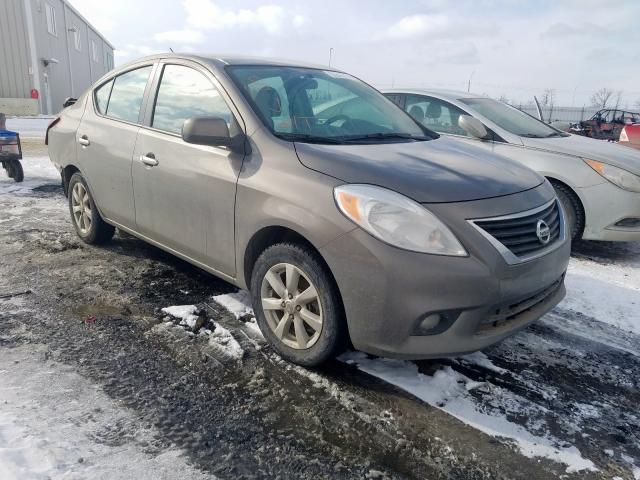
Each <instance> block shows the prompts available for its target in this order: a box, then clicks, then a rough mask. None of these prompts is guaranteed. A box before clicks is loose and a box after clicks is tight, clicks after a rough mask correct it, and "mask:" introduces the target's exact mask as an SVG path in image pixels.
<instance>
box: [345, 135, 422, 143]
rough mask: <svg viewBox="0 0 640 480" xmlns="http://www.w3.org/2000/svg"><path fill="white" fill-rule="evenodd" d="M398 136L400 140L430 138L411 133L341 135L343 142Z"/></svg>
mask: <svg viewBox="0 0 640 480" xmlns="http://www.w3.org/2000/svg"><path fill="white" fill-rule="evenodd" d="M394 138H399V139H402V140H431V137H425V136H422V135H412V134H411V133H368V134H366V135H357V136H351V137H342V139H343V140H344V141H345V142H357V141H360V140H387V139H394Z"/></svg>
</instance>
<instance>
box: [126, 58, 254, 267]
mask: <svg viewBox="0 0 640 480" xmlns="http://www.w3.org/2000/svg"><path fill="white" fill-rule="evenodd" d="M158 72H159V74H158V78H157V79H156V81H155V82H154V90H153V93H154V94H152V95H150V96H149V98H150V100H149V101H150V102H152V105H149V106H148V107H147V112H149V114H148V117H147V118H146V119H145V125H144V126H143V127H141V128H140V132H139V134H138V141H137V142H136V148H135V151H134V154H133V168H132V176H133V190H134V199H135V206H136V225H137V229H138V231H139V232H140V233H141V234H143V235H145V236H147V237H148V238H150V239H151V240H154V241H156V242H158V243H160V244H162V245H163V246H164V247H168V248H170V249H171V250H173V251H175V252H177V253H179V254H182V255H185V256H187V257H189V258H190V259H193V260H196V261H197V262H200V263H203V264H204V265H206V266H208V267H210V268H213V269H215V270H217V271H219V272H222V273H224V274H226V275H229V276H235V246H234V206H235V194H236V182H237V178H238V174H239V171H240V168H241V166H242V155H240V154H236V153H233V152H231V150H229V149H227V148H224V147H209V146H203V145H193V144H189V143H186V142H184V141H183V140H182V135H181V131H182V124H183V123H184V121H185V120H186V119H187V118H190V117H194V116H210V117H221V118H224V119H225V120H227V122H228V125H229V130H230V131H231V132H233V131H234V129H235V130H236V131H237V129H238V128H239V127H238V124H237V122H236V120H235V116H234V114H233V113H232V111H231V109H230V108H229V107H228V104H227V101H226V99H225V97H223V95H222V94H221V89H220V88H219V86H218V84H217V81H216V80H215V79H214V78H213V76H212V75H211V74H210V73H209V72H207V71H206V70H204V69H202V68H201V67H198V66H195V65H194V66H192V65H191V64H188V63H185V64H181V63H165V64H161V65H160V68H159V69H158Z"/></svg>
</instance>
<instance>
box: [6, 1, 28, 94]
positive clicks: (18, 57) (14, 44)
mask: <svg viewBox="0 0 640 480" xmlns="http://www.w3.org/2000/svg"><path fill="white" fill-rule="evenodd" d="M30 65H31V63H30V56H29V43H28V38H27V28H26V21H25V11H24V4H23V0H1V1H0V98H30V92H31V88H32V82H31V77H30V75H29V67H30Z"/></svg>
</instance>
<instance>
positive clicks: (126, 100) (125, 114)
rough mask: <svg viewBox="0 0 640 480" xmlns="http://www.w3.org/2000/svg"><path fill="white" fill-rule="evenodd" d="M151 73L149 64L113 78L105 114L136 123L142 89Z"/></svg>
mask: <svg viewBox="0 0 640 480" xmlns="http://www.w3.org/2000/svg"><path fill="white" fill-rule="evenodd" d="M150 73H151V65H149V66H147V67H142V68H138V69H136V70H131V71H130V72H127V73H123V74H122V75H119V76H117V77H116V78H115V80H114V82H113V88H112V89H111V96H110V97H109V102H108V106H107V113H106V115H107V116H108V117H111V118H117V119H118V120H125V121H127V122H132V123H138V116H139V115H140V108H141V107H142V98H143V97H144V89H145V87H146V86H147V80H148V78H149V74H150Z"/></svg>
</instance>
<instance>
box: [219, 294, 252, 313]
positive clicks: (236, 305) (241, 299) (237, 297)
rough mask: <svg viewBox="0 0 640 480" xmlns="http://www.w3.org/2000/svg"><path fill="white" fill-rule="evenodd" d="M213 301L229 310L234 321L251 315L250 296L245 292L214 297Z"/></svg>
mask: <svg viewBox="0 0 640 480" xmlns="http://www.w3.org/2000/svg"><path fill="white" fill-rule="evenodd" d="M213 301H214V302H216V303H218V304H220V305H222V306H223V307H224V308H226V309H227V310H229V312H230V313H232V314H233V316H235V317H236V319H240V318H242V317H246V316H248V315H253V307H252V306H251V294H250V293H249V292H248V291H247V290H238V291H237V292H234V293H225V294H224V295H215V296H214V297H213Z"/></svg>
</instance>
